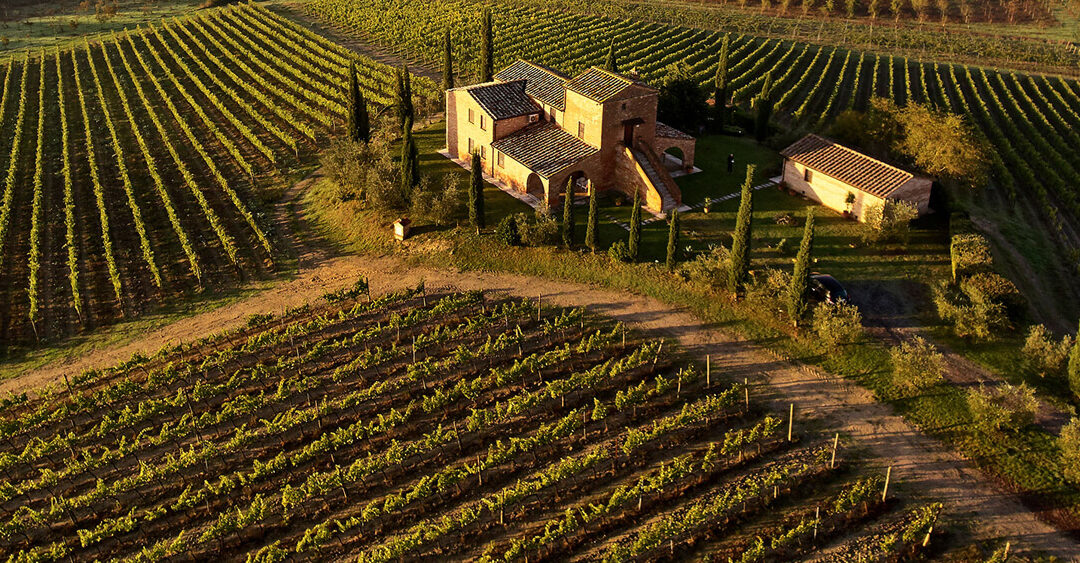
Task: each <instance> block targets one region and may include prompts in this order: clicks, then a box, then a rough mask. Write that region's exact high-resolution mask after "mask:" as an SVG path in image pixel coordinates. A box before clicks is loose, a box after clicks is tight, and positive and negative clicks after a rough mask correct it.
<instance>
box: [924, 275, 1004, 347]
mask: <svg viewBox="0 0 1080 563" xmlns="http://www.w3.org/2000/svg"><path fill="white" fill-rule="evenodd" d="M934 305H935V306H936V307H937V312H938V316H939V317H941V319H942V320H943V321H945V322H947V323H950V324H952V327H953V332H954V333H956V335H957V336H959V337H961V338H973V339H986V338H990V337H991V336H992V335H993V333H994V331H996V330H999V329H1002V328H1005V327H1007V326H1009V318H1008V315H1006V314H1005V307H1004V306H1003V305H1001V304H1000V303H992V302H986V301H973V300H972V299H971V298H969V297H968V296H967V295H966V294H964V293H963V292H962V291H958V290H956V289H955V288H953V287H951V286H949V285H948V284H947V283H946V282H944V281H943V282H941V283H940V284H938V285H937V286H936V287H934Z"/></svg>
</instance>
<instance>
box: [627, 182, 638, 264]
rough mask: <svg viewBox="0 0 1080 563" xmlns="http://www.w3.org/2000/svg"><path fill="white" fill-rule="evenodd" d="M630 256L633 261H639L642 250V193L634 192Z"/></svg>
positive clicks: (631, 214)
mask: <svg viewBox="0 0 1080 563" xmlns="http://www.w3.org/2000/svg"><path fill="white" fill-rule="evenodd" d="M627 246H628V247H629V254H630V259H631V260H635V261H636V260H637V259H638V252H639V251H640V250H641V193H639V192H637V191H635V192H634V207H633V208H632V209H631V210H630V242H629V244H628V245H627Z"/></svg>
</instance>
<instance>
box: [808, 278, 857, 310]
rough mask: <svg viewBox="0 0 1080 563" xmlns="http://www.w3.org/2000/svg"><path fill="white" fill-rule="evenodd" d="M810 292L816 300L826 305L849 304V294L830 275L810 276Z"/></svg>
mask: <svg viewBox="0 0 1080 563" xmlns="http://www.w3.org/2000/svg"><path fill="white" fill-rule="evenodd" d="M810 292H811V293H813V295H814V298H815V299H817V300H819V301H824V302H826V303H847V300H848V294H847V290H846V289H844V286H842V285H840V282H838V281H836V278H834V277H832V276H830V275H828V274H819V273H817V272H814V273H812V274H810Z"/></svg>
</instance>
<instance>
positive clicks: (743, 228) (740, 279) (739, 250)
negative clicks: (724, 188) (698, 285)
mask: <svg viewBox="0 0 1080 563" xmlns="http://www.w3.org/2000/svg"><path fill="white" fill-rule="evenodd" d="M753 182H754V165H753V164H750V165H748V166H747V167H746V180H745V181H744V182H743V185H742V196H741V199H740V200H739V214H738V215H737V216H736V218H735V234H734V241H733V242H732V243H731V278H730V279H729V280H728V282H729V287H730V289H731V292H732V293H735V294H736V295H738V294H739V293H740V292H741V291H742V289H743V287H744V286H745V285H746V280H747V278H748V277H749V275H750V235H751V229H750V222H751V218H752V216H753V214H754V188H753V186H752V185H751V184H753Z"/></svg>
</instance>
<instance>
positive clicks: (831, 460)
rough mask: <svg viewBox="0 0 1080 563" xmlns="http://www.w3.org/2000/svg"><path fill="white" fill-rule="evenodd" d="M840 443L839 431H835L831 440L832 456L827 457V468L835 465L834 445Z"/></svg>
mask: <svg viewBox="0 0 1080 563" xmlns="http://www.w3.org/2000/svg"><path fill="white" fill-rule="evenodd" d="M839 444H840V433H839V432H837V433H836V436H835V437H833V441H832V458H831V459H829V469H832V468H834V467H836V446H837V445H839Z"/></svg>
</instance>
